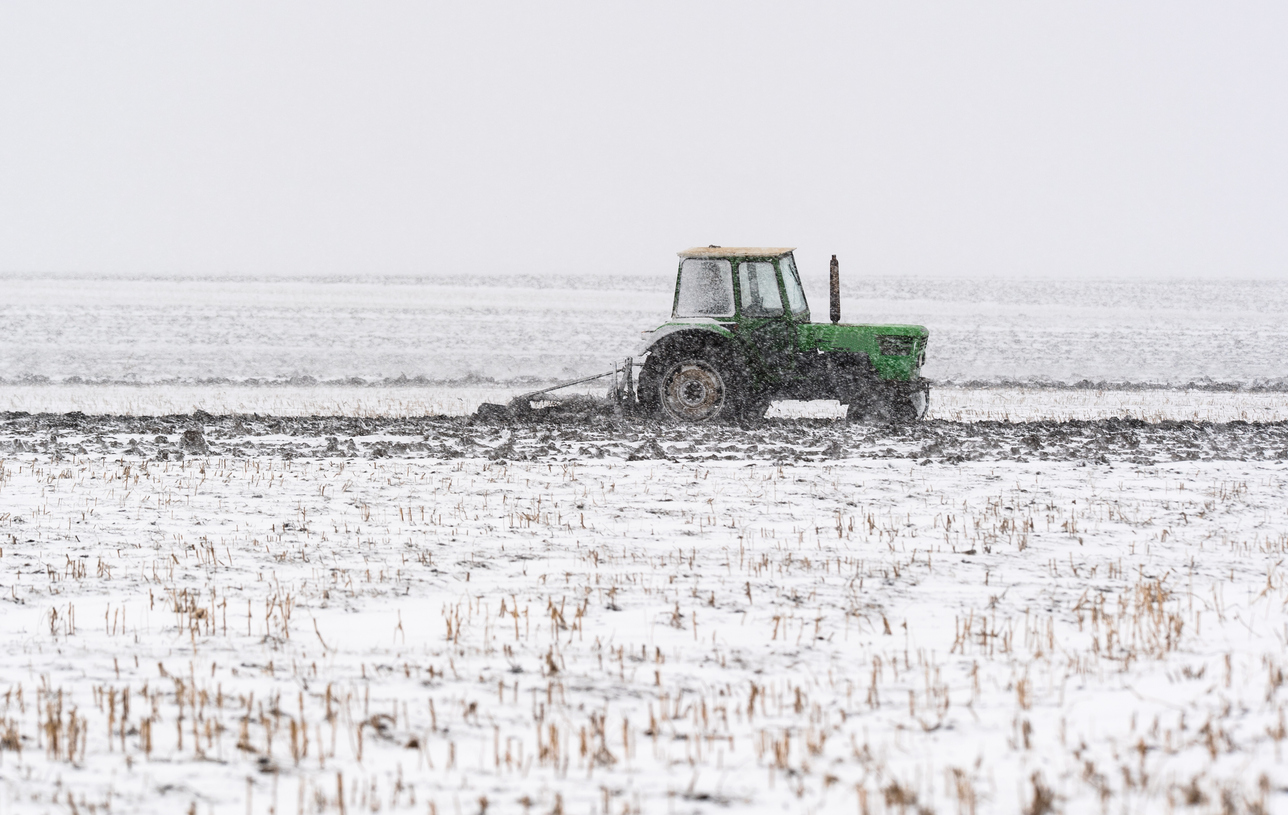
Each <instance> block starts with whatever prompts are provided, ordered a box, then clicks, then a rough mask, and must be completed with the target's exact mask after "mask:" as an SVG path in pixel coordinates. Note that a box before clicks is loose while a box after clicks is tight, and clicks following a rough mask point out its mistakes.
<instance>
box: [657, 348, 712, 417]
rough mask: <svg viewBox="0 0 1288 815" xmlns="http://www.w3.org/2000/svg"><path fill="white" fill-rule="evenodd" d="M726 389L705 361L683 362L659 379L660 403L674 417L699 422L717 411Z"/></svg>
mask: <svg viewBox="0 0 1288 815" xmlns="http://www.w3.org/2000/svg"><path fill="white" fill-rule="evenodd" d="M724 397H725V388H724V381H723V379H721V377H720V373H719V372H718V371H716V370H715V368H713V367H711V366H710V365H708V364H706V363H704V362H694V363H682V364H680V365H677V366H675V367H674V368H672V369H671V370H670V371H668V372H667V374H666V377H665V378H664V379H663V382H662V404H663V406H664V407H665V408H666V412H667V413H669V414H671V415H672V416H673V417H675V418H677V419H681V420H683V421H689V422H702V421H706V420H707V419H710V418H711V417H713V416H715V415H716V414H717V413H719V412H720V408H721V407H723V405H724Z"/></svg>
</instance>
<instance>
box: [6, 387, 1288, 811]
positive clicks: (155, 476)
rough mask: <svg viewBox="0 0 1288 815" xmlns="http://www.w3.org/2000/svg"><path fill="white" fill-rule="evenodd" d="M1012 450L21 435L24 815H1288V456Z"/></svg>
mask: <svg viewBox="0 0 1288 815" xmlns="http://www.w3.org/2000/svg"><path fill="white" fill-rule="evenodd" d="M1065 393H1067V392H1065ZM1232 396H1233V397H1240V398H1246V397H1244V396H1243V395H1239V394H1235V395H1232ZM1034 398H1035V399H1039V398H1046V397H1038V396H1035V397H1034ZM1051 398H1053V399H1054V398H1060V397H1059V395H1058V394H1057V396H1055V397H1051ZM1012 401H1013V400H1012ZM1272 407H1273V406H1272ZM1267 409H1270V408H1267ZM1223 415H1224V414H1223ZM996 418H998V419H1001V418H1002V417H996ZM1086 418H1093V419H1094V417H1086ZM1231 418H1237V417H1231ZM1007 419H1008V420H1006V421H978V422H956V421H945V420H935V421H930V422H927V423H924V424H922V425H919V426H917V427H914V428H907V429H902V430H888V429H883V428H874V427H857V426H849V427H847V426H845V425H843V424H839V423H835V422H828V421H823V420H814V421H796V422H774V421H771V422H769V423H767V424H766V426H764V427H761V428H757V429H754V430H738V429H733V428H711V429H703V430H699V431H689V430H682V429H678V428H653V427H648V426H642V425H638V424H631V423H623V422H616V421H612V420H604V421H601V422H599V423H594V424H591V425H578V426H572V427H565V426H550V425H532V426H518V427H497V426H487V425H473V424H470V423H469V422H467V421H466V420H464V419H451V418H439V419H424V418H397V417H389V418H383V419H376V418H371V417H363V416H351V417H347V418H346V417H333V418H318V417H315V418H300V419H290V418H284V417H250V416H243V417H233V416H208V415H203V414H197V415H184V416H170V417H161V418H150V417H128V416H126V417H112V418H98V417H94V416H78V415H71V416H67V415H61V416H31V415H29V416H19V415H13V414H8V415H6V416H5V417H3V419H0V457H2V458H3V463H2V464H0V472H2V474H3V478H2V480H0V575H3V579H2V580H0V597H3V598H4V600H5V601H6V605H5V613H4V615H3V617H0V628H2V629H3V634H2V635H0V642H3V644H4V648H5V657H6V658H5V660H4V662H3V664H2V665H0V693H3V694H4V700H3V703H0V704H3V711H2V712H0V784H2V786H0V801H2V802H3V803H2V804H0V808H2V809H3V810H4V811H5V812H10V811H12V812H19V811H21V812H26V811H37V812H43V811H50V812H52V811H60V812H67V811H74V812H82V813H83V812H103V811H137V812H141V813H142V812H174V811H190V808H195V811H196V812H208V811H211V812H225V811H226V812H238V813H241V812H246V811H252V812H269V811H272V812H298V811H306V812H314V811H331V812H357V811H359V810H362V811H374V810H380V811H385V810H393V811H402V810H406V811H417V812H426V811H428V812H431V813H443V814H444V815H448V814H449V813H450V814H451V815H455V813H458V812H459V813H475V812H483V811H487V812H493V813H495V812H527V811H531V812H540V813H550V812H564V813H590V812H596V813H609V812H611V813H621V812H627V813H630V812H726V811H791V812H802V811H803V812H836V811H840V812H860V813H862V812H872V813H877V812H906V813H911V812H919V811H934V812H939V813H949V812H976V811H978V812H1031V813H1042V812H1049V811H1068V812H1097V813H1098V812H1102V811H1114V812H1117V811H1129V812H1189V811H1193V812H1223V811H1236V812H1238V811H1249V812H1274V811H1284V810H1285V809H1286V808H1288V771H1285V769H1284V764H1283V763H1282V746H1283V740H1284V737H1285V736H1286V735H1288V725H1286V724H1285V718H1284V705H1285V703H1286V702H1288V690H1285V688H1284V687H1283V682H1284V670H1285V667H1288V657H1286V656H1285V648H1288V611H1286V610H1285V609H1286V606H1285V603H1286V602H1288V587H1286V586H1285V571H1284V568H1283V559H1284V556H1285V548H1286V547H1288V513H1286V512H1285V503H1284V500H1283V495H1284V492H1285V487H1286V486H1288V424H1285V423H1283V422H1277V423H1253V424H1248V423H1244V422H1242V421H1239V422H1232V423H1228V424H1213V423H1209V422H1174V421H1162V422H1145V421H1140V420H1139V419H1136V420H1129V419H1103V420H1094V421H1086V420H1079V421H1074V422H1067V423H1059V422H1055V421H1050V420H1041V421H1033V422H1028V423H1022V422H1016V421H1015V420H1014V419H1015V415H1014V414H1013V413H1012V415H1010V416H1009V417H1007ZM341 797H342V798H343V803H342V802H341V800H340V799H341Z"/></svg>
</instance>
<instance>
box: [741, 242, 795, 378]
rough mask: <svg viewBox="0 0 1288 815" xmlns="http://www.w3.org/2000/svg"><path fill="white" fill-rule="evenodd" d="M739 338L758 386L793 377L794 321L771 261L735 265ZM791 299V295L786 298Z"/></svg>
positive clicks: (776, 271)
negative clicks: (785, 306)
mask: <svg viewBox="0 0 1288 815" xmlns="http://www.w3.org/2000/svg"><path fill="white" fill-rule="evenodd" d="M738 294H739V295H740V297H739V301H740V302H739V306H740V309H739V315H738V316H739V319H738V331H737V336H738V340H739V342H740V343H742V345H743V346H744V349H745V351H746V357H747V360H748V361H749V363H750V365H751V369H752V371H751V373H752V378H753V380H754V384H755V385H757V386H758V388H773V387H775V386H778V385H780V384H782V383H783V382H785V381H789V380H790V379H792V377H793V374H794V373H795V370H796V333H797V331H796V324H795V322H794V320H793V319H792V315H791V309H790V308H784V305H783V289H782V287H781V286H780V284H779V277H778V270H777V269H776V268H775V263H774V262H773V261H772V260H745V261H742V262H740V263H739V264H738ZM789 300H790V298H789Z"/></svg>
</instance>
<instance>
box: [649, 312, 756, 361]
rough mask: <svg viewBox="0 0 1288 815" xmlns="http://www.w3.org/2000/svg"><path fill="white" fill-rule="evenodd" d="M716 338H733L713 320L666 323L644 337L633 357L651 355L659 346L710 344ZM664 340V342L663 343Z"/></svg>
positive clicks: (730, 333) (731, 333)
mask: <svg viewBox="0 0 1288 815" xmlns="http://www.w3.org/2000/svg"><path fill="white" fill-rule="evenodd" d="M676 335H681V336H676ZM716 338H719V340H732V339H733V338H734V336H733V332H732V331H730V330H729V329H727V328H725V327H724V326H723V325H721V324H720V323H718V322H716V321H715V320H702V319H695V320H690V321H685V322H674V323H667V324H666V325H664V326H662V327H661V328H657V329H655V330H653V331H650V332H649V333H648V335H647V336H646V337H644V341H643V342H642V343H640V347H639V350H638V351H636V352H635V356H636V358H639V357H642V356H644V355H645V354H648V353H651V352H652V351H653V350H654V349H655V348H657V347H658V346H659V345H671V344H673V343H675V342H697V343H704V342H711V341H712V340H714V339H716ZM664 340H665V342H663V341H664ZM719 340H718V341H719Z"/></svg>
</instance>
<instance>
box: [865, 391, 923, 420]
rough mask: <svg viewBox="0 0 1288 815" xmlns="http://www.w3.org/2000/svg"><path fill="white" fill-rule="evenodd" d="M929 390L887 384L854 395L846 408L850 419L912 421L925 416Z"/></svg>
mask: <svg viewBox="0 0 1288 815" xmlns="http://www.w3.org/2000/svg"><path fill="white" fill-rule="evenodd" d="M929 406H930V389H929V388H926V387H924V386H922V387H916V386H914V387H891V386H886V387H882V388H876V389H873V390H869V391H867V392H866V393H863V394H861V395H859V394H856V395H854V396H853V397H852V398H851V399H850V401H849V404H848V405H847V406H846V409H845V418H846V419H847V420H849V421H866V422H873V423H876V424H909V423H911V422H915V421H917V420H919V419H921V418H922V417H923V416H925V415H926V411H927V409H928V408H929Z"/></svg>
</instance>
